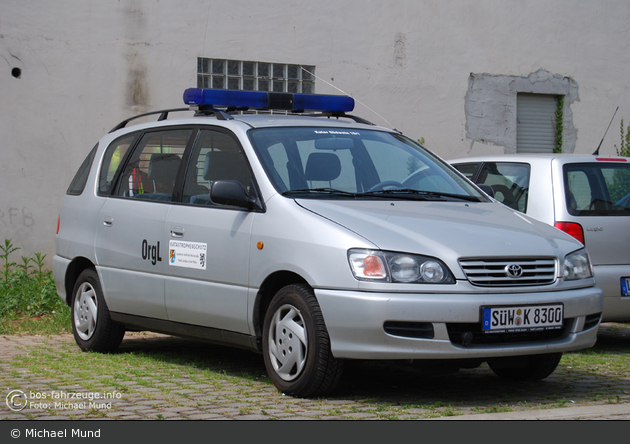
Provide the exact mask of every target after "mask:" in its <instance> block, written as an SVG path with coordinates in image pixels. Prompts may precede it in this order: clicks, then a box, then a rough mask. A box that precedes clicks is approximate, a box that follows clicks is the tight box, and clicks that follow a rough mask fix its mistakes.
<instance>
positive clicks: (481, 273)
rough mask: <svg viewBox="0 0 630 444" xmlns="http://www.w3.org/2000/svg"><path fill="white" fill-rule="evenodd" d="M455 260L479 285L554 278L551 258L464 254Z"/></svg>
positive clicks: (513, 284) (520, 283)
mask: <svg viewBox="0 0 630 444" xmlns="http://www.w3.org/2000/svg"><path fill="white" fill-rule="evenodd" d="M459 264H460V266H461V267H462V270H463V271H464V273H465V274H466V277H467V278H468V280H469V281H470V282H471V283H472V284H473V285H478V286H480V287H519V286H528V285H548V284H552V283H554V282H555V280H556V260H555V258H467V259H460V261H459Z"/></svg>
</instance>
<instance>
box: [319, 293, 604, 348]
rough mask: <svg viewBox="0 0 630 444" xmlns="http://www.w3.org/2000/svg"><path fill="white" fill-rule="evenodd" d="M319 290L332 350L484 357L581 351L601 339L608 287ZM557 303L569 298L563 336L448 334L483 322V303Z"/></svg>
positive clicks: (490, 304) (566, 302)
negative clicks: (416, 331) (399, 331)
mask: <svg viewBox="0 0 630 444" xmlns="http://www.w3.org/2000/svg"><path fill="white" fill-rule="evenodd" d="M315 294H316V296H317V299H318V301H319V304H320V307H321V309H322V313H323V316H324V321H325V322H326V327H327V329H328V333H329V336H330V341H331V349H332V353H333V355H334V356H335V357H337V358H351V359H468V358H474V359H484V358H494V357H501V356H520V355H530V354H542V353H555V352H567V351H572V350H579V349H583V348H588V347H591V346H592V345H593V344H594V343H595V341H596V339H597V326H598V325H599V316H598V314H599V313H601V312H602V309H603V298H602V291H601V290H600V289H599V288H597V287H589V288H581V289H573V290H563V291H552V292H536V293H516V294H477V293H475V294H470V293H468V294H418V293H373V292H358V291H342V290H329V289H317V290H315ZM552 303H562V304H564V319H565V327H564V329H563V330H562V331H561V332H559V333H558V334H557V335H556V337H552V338H533V339H531V340H529V339H525V340H523V339H522V338H521V339H520V340H518V341H514V342H510V341H509V340H506V341H505V342H499V343H483V341H474V340H473V341H472V342H471V343H469V344H468V345H462V342H461V341H459V340H452V339H451V338H452V337H453V334H452V332H451V335H450V336H449V328H450V329H451V330H452V329H453V327H457V326H458V325H466V326H467V327H468V326H470V325H471V324H479V325H480V323H481V312H480V307H482V306H505V305H515V306H521V305H540V304H552ZM589 315H590V316H589ZM386 322H388V323H391V322H395V323H405V322H410V323H422V324H426V325H429V326H431V327H432V330H433V332H432V335H431V336H432V337H430V338H418V337H403V336H397V335H392V334H389V333H387V332H386V331H385V327H384V326H385V323H386ZM480 328H481V327H480V326H479V329H480ZM497 334H498V335H500V333H497ZM497 334H493V335H497ZM480 335H484V333H480Z"/></svg>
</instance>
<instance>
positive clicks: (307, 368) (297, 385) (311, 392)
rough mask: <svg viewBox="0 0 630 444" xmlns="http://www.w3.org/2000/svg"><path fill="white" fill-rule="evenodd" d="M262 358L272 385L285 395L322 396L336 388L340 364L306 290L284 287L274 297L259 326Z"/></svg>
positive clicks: (318, 308)
mask: <svg viewBox="0 0 630 444" xmlns="http://www.w3.org/2000/svg"><path fill="white" fill-rule="evenodd" d="M263 357H264V360H265V367H266V368H267V372H268V373H269V377H270V378H271V380H272V382H273V383H274V385H275V386H276V387H277V388H278V390H280V391H281V392H283V393H285V394H287V395H291V396H297V397H303V398H307V397H316V396H322V395H324V394H325V393H328V392H330V391H331V390H333V389H334V387H335V386H336V385H337V383H338V382H339V379H340V378H341V373H342V371H343V361H341V360H339V359H336V358H335V357H333V355H332V352H331V350H330V338H329V337H328V331H327V330H326V325H325V323H324V317H323V316H322V312H321V309H320V307H319V304H318V303H317V299H316V298H315V294H314V293H313V290H312V289H311V288H310V287H308V286H306V285H288V286H286V287H284V288H282V289H281V290H280V291H279V292H278V293H277V294H276V295H275V296H274V298H273V299H272V301H271V304H270V305H269V309H268V310H267V314H266V316H265V321H264V324H263Z"/></svg>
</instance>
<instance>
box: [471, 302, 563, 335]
mask: <svg viewBox="0 0 630 444" xmlns="http://www.w3.org/2000/svg"><path fill="white" fill-rule="evenodd" d="M481 313H482V328H483V331H484V332H486V333H501V332H512V331H533V330H551V329H557V328H561V327H562V321H563V319H564V306H563V305H562V304H557V305H524V306H519V307H514V306H511V307H483V308H482V311H481Z"/></svg>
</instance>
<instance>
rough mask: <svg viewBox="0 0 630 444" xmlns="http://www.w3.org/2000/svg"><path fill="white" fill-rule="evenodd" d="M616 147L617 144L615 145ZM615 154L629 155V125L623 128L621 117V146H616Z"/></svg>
mask: <svg viewBox="0 0 630 444" xmlns="http://www.w3.org/2000/svg"><path fill="white" fill-rule="evenodd" d="M615 148H617V145H615ZM617 155H618V156H624V157H630V125H628V128H627V129H626V128H624V125H623V119H621V147H620V148H617Z"/></svg>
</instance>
